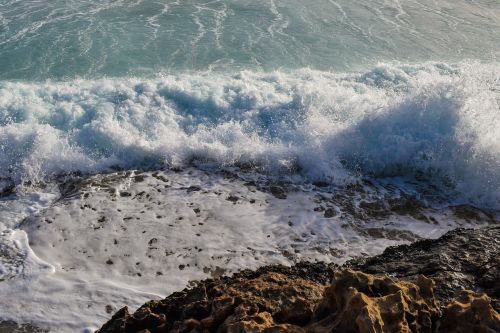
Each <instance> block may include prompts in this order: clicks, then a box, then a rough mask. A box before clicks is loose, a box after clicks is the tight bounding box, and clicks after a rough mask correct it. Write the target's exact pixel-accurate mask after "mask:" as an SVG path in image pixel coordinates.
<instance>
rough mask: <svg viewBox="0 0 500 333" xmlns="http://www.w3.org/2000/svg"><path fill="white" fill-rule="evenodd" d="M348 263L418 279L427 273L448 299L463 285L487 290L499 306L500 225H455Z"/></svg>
mask: <svg viewBox="0 0 500 333" xmlns="http://www.w3.org/2000/svg"><path fill="white" fill-rule="evenodd" d="M347 265H348V266H349V267H351V268H353V269H356V270H360V271H363V272H366V273H370V274H389V275H391V276H395V277H398V278H405V279H412V280H414V279H416V278H417V277H418V276H419V275H421V274H423V275H426V276H428V277H430V278H432V279H433V280H435V281H436V283H437V289H436V296H437V297H438V298H439V299H441V300H443V301H445V302H446V301H449V300H450V299H451V298H453V297H455V296H456V294H457V292H459V291H460V290H462V289H470V290H473V291H476V292H485V293H486V294H488V296H489V297H491V299H492V304H493V307H494V308H495V309H496V310H497V311H498V310H499V309H500V226H498V225H496V226H495V225H494V226H490V227H487V228H483V229H477V230H471V229H456V230H454V231H451V232H448V233H447V234H445V235H444V236H442V237H441V238H439V239H437V240H422V241H418V242H416V243H413V244H411V245H401V246H396V247H390V248H388V249H386V250H385V251H384V253H383V254H381V255H379V256H375V257H371V258H368V259H359V260H354V261H351V262H349V263H347Z"/></svg>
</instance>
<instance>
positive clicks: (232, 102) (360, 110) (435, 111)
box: [0, 63, 500, 207]
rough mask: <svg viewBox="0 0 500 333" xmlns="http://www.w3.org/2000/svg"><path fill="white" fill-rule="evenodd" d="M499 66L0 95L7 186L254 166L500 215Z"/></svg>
mask: <svg viewBox="0 0 500 333" xmlns="http://www.w3.org/2000/svg"><path fill="white" fill-rule="evenodd" d="M499 68H500V67H499V66H498V64H489V65H488V64H480V63H462V64H459V65H445V64H431V63H428V64H421V65H412V66H410V65H398V66H395V65H383V64H382V65H380V66H377V67H376V68H374V69H373V70H371V71H369V72H366V73H353V74H335V73H328V72H319V71H312V70H298V71H293V72H288V73H287V72H272V73H257V72H249V71H243V72H241V73H239V74H237V75H224V74H220V73H219V74H217V73H211V72H206V73H192V74H183V75H176V76H173V75H172V76H164V77H162V78H158V79H151V80H143V79H135V78H125V79H116V80H115V79H103V80H97V81H83V80H77V81H70V82H48V83H37V84H35V83H21V82H2V83H0V124H1V127H0V177H3V178H11V179H15V181H16V182H17V183H21V182H23V181H24V182H26V181H30V182H37V181H39V180H42V179H45V178H46V177H47V176H51V175H54V174H60V173H64V172H68V171H84V172H100V171H102V170H104V169H106V168H108V167H109V166H112V165H120V166H121V167H124V168H131V167H147V166H151V165H158V164H162V163H167V164H170V165H175V164H185V163H188V162H191V161H192V160H193V159H198V160H201V161H208V160H209V161H211V163H214V162H215V163H216V164H218V165H226V166H227V165H234V164H241V163H243V164H248V163H251V164H256V165H258V167H259V169H260V170H261V171H264V172H268V173H271V174H273V173H274V174H277V173H282V172H283V171H286V170H297V169H300V170H301V171H300V172H301V174H302V175H303V176H305V177H306V178H309V179H327V180H330V181H333V182H334V183H337V184H342V183H343V182H346V181H349V180H350V179H352V177H353V176H357V175H359V173H361V174H362V175H365V176H367V175H375V176H382V177H385V176H404V177H410V178H412V177H414V176H415V175H420V176H422V175H428V176H429V178H430V179H431V182H433V183H435V184H434V185H443V183H450V184H451V185H452V187H454V188H453V189H454V190H456V191H457V193H458V194H459V195H458V198H459V199H460V200H465V201H469V202H473V203H475V204H478V205H483V206H488V205H489V206H493V207H497V206H498V200H499V193H498V188H500V186H499V185H500V184H499V179H500V175H499V174H498V172H499V171H500V144H499V142H500V130H499V128H500V112H499V107H498V104H499V102H498V101H499V98H500V97H499V80H500V79H499V77H500V71H499Z"/></svg>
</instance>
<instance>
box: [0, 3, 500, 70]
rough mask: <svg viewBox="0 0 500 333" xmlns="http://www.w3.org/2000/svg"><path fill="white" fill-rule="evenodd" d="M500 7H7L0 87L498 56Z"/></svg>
mask: <svg viewBox="0 0 500 333" xmlns="http://www.w3.org/2000/svg"><path fill="white" fill-rule="evenodd" d="M499 50H500V2H498V1H496V0H478V1H466V0H439V1H435V0H420V1H414V0H413V1H410V0H401V1H398V0H384V1H383V0H370V1H368V0H310V1H298V0H281V1H280V0H216V1H193V0H187V1H171V0H163V1H153V0H102V1H95V0H51V1H47V0H3V1H1V3H0V79H9V80H11V79H13V80H17V79H23V80H45V79H72V78H76V77H83V78H95V77H103V76H112V77H117V76H130V75H134V76H135V75H153V74H156V73H159V72H163V73H165V72H167V73H171V72H174V71H178V70H209V69H217V70H221V71H234V70H241V69H253V70H265V71H269V70H275V69H280V68H281V69H296V68H303V67H309V68H313V69H319V70H334V71H351V70H359V69H367V68H369V67H370V66H373V65H376V64H377V63H378V62H388V61H394V60H399V61H403V62H412V63H414V62H421V61H428V60H432V61H441V62H457V61H461V60H463V59H468V58H471V59H481V60H484V61H494V60H497V58H498V56H499V54H500V53H499V52H500V51H499Z"/></svg>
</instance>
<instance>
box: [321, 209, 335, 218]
mask: <svg viewBox="0 0 500 333" xmlns="http://www.w3.org/2000/svg"><path fill="white" fill-rule="evenodd" d="M336 215H337V211H336V210H335V209H333V208H327V209H325V212H324V213H323V216H324V217H325V218H327V219H329V218H332V217H335V216H336Z"/></svg>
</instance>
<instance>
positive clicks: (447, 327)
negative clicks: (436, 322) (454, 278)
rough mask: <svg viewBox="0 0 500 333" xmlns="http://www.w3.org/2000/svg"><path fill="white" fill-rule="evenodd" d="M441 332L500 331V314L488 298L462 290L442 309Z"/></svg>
mask: <svg viewBox="0 0 500 333" xmlns="http://www.w3.org/2000/svg"><path fill="white" fill-rule="evenodd" d="M440 330H441V332H456V333H469V332H484V333H493V332H500V314H499V313H498V312H496V311H495V310H494V309H493V308H492V307H491V305H490V298H489V297H488V296H486V295H485V294H482V295H479V294H475V293H473V292H471V291H467V290H464V291H462V292H461V294H460V296H459V297H458V298H457V299H456V300H454V301H453V302H451V303H450V304H448V306H447V307H446V310H445V311H444V319H443V324H442V325H441V327H440Z"/></svg>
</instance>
